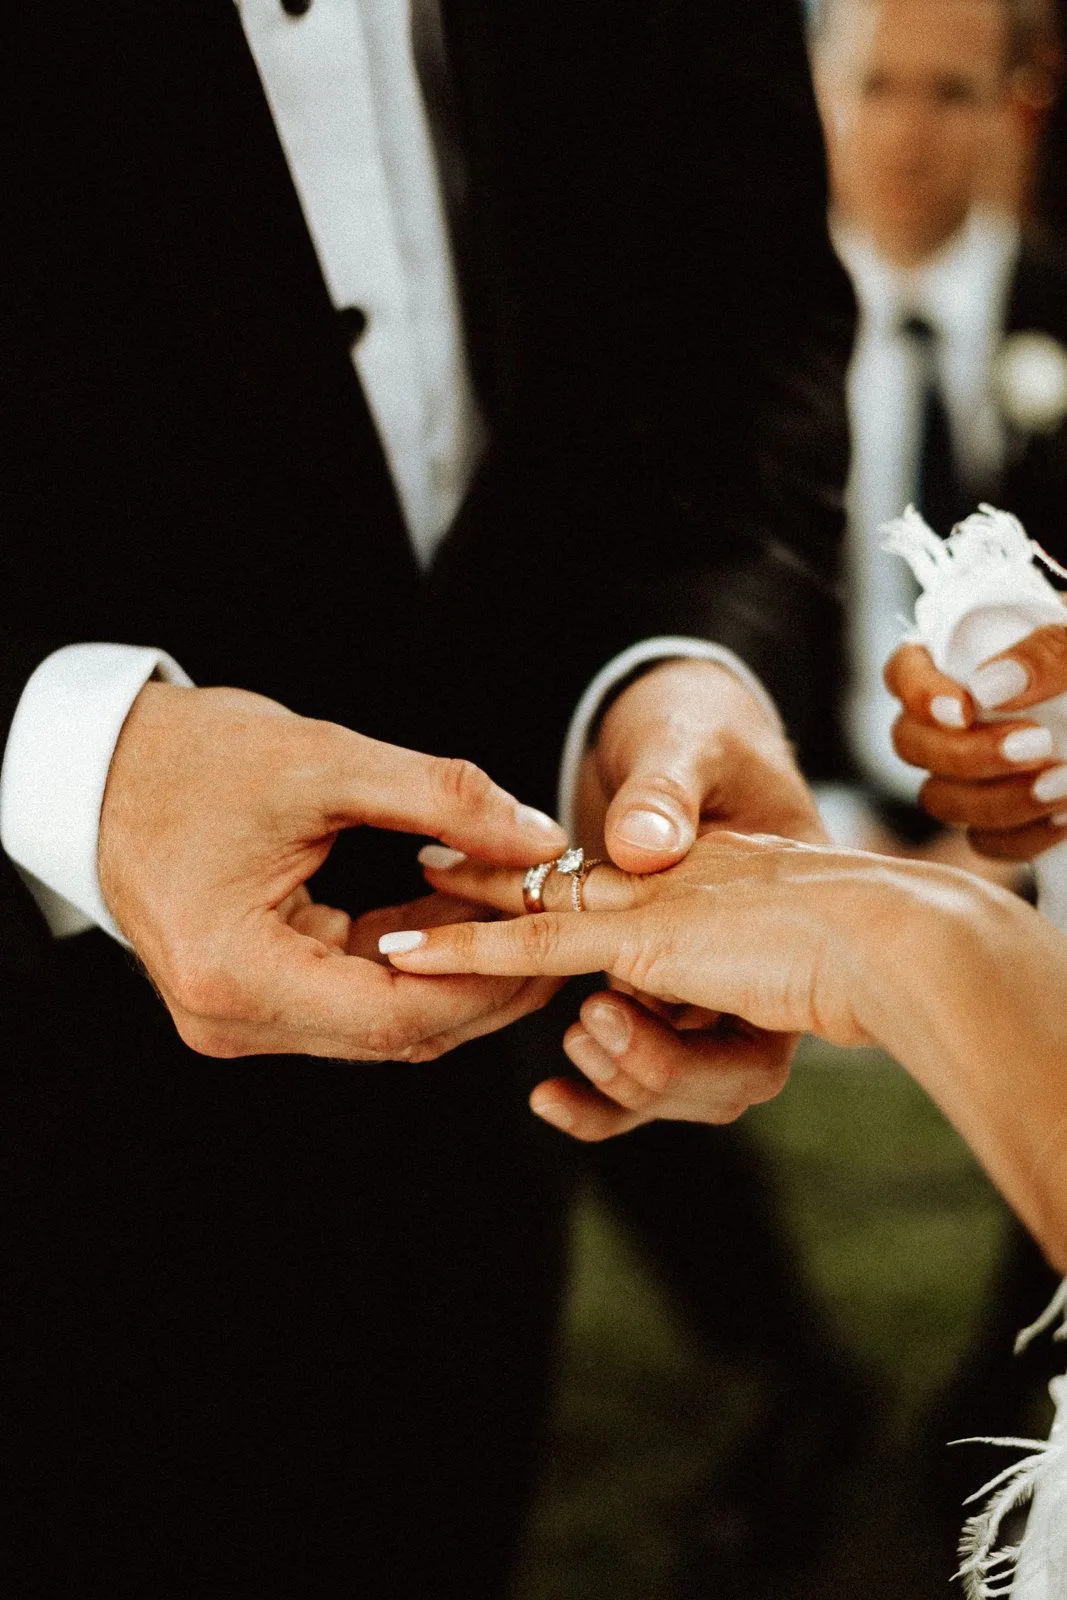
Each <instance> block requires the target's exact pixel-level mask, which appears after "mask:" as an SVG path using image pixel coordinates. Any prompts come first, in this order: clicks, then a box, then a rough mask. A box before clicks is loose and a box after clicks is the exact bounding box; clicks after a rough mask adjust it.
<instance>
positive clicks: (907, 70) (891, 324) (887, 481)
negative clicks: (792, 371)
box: [814, 0, 1067, 867]
mask: <svg viewBox="0 0 1067 1600" xmlns="http://www.w3.org/2000/svg"><path fill="white" fill-rule="evenodd" d="M1050 28H1051V17H1050V15H1049V13H1048V11H1047V8H1046V6H1045V5H1044V4H1043V0H1042V3H1038V4H1035V5H1031V4H1028V3H1027V0H824V4H823V6H822V8H821V10H820V11H819V12H818V13H817V15H816V20H815V27H814V64H815V75H816V82H817V88H818V93H819V99H820V105H821V109H822V114H823V122H824V127H825V130H826V138H827V146H828V152H829V158H830V169H831V182H832V195H833V220H834V237H835V242H836V244H837V247H838V251H839V254H840V255H841V258H842V260H843V261H844V263H845V265H846V267H847V268H848V270H849V272H850V274H851V277H852V280H853V285H854V287H855V289H856V293H857V298H858V300H859V303H860V317H861V320H860V328H859V334H858V339H857V345H856V350H855V354H854V359H853V363H852V367H851V372H850V378H849V406H850V417H851V423H852V433H853V459H852V471H851V479H850V486H849V497H848V498H849V533H848V544H847V560H846V571H847V583H848V594H849V624H848V626H849V647H850V651H849V653H850V670H851V682H850V687H849V692H848V699H847V704H846V705H845V707H844V720H845V724H846V737H847V743H848V747H849V756H850V758H851V761H852V762H853V763H854V764H855V767H856V768H857V770H858V774H859V776H860V780H861V784H862V787H863V789H864V790H865V791H866V800H867V805H866V808H865V809H864V810H863V811H857V809H856V808H855V807H853V808H852V810H851V813H850V815H849V817H848V818H847V819H844V818H842V817H841V816H840V814H839V813H838V812H835V813H834V815H835V818H836V820H837V825H838V827H839V829H840V828H844V827H846V826H847V827H848V828H849V829H850V830H851V837H852V838H853V839H854V840H855V842H857V843H862V844H866V845H869V846H872V847H876V848H883V849H884V848H896V847H899V846H900V845H904V846H905V847H919V846H925V845H927V842H928V841H929V840H931V838H932V834H933V831H934V830H933V828H932V827H931V826H930V825H929V824H928V823H927V822H926V819H924V817H923V816H922V814H921V813H919V812H917V811H916V810H915V809H914V807H913V805H912V802H913V801H914V798H915V795H916V792H917V788H918V784H919V781H920V780H919V778H918V776H917V775H916V773H915V772H914V771H913V769H911V768H908V767H906V766H905V765H904V763H903V762H901V761H900V760H899V758H898V757H897V756H896V754H895V753H894V751H893V749H892V745H891V741H890V736H889V730H890V728H891V726H892V722H893V720H894V716H895V703H894V702H893V701H892V700H891V698H890V697H889V695H888V693H887V691H886V690H885V688H884V686H883V684H882V666H883V663H884V662H885V660H886V658H887V656H888V654H889V653H890V652H891V651H892V649H893V648H894V647H895V645H896V644H897V643H898V642H899V637H900V620H899V619H900V617H901V616H902V615H903V614H905V613H907V611H908V610H909V607H910V604H911V601H912V600H913V598H914V591H913V587H912V580H911V577H910V575H909V573H908V572H907V570H906V568H905V567H904V566H903V564H902V563H901V562H899V561H898V560H897V559H896V558H895V557H891V556H888V555H886V554H884V553H883V552H882V551H881V550H880V548H879V545H880V537H879V532H878V530H879V527H880V526H881V524H882V523H883V522H885V521H886V520H887V519H888V518H890V517H893V516H896V515H898V514H899V512H900V511H901V510H902V509H903V507H904V505H905V504H906V503H907V502H908V501H909V500H911V501H914V502H915V503H916V504H918V505H919V507H920V509H921V510H922V511H923V513H924V515H925V516H926V517H927V519H928V521H930V522H931V523H932V524H933V526H934V527H936V528H937V529H938V531H939V532H942V533H946V532H947V531H948V530H949V528H950V527H951V525H952V524H953V523H954V522H955V521H957V520H958V519H960V518H961V517H963V516H965V515H966V514H967V513H968V512H969V511H971V510H973V509H974V508H975V506H976V505H977V503H978V501H979V500H982V499H993V500H996V501H998V502H999V503H1003V504H1006V505H1007V506H1009V507H1010V508H1011V509H1012V510H1014V511H1016V512H1017V514H1018V515H1020V516H1021V517H1022V518H1023V521H1024V522H1025V523H1026V524H1027V526H1028V528H1029V530H1030V532H1031V533H1032V534H1033V536H1034V537H1036V538H1037V539H1039V540H1041V541H1042V542H1043V543H1045V544H1046V545H1047V546H1048V548H1049V549H1050V550H1051V551H1052V552H1053V553H1056V551H1057V550H1061V549H1062V547H1063V543H1064V532H1063V523H1062V515H1063V514H1062V511H1061V510H1060V506H1061V504H1062V498H1063V496H1062V490H1063V488H1064V486H1065V485H1067V431H1065V430H1064V428H1063V423H1064V419H1065V418H1067V352H1065V351H1064V349H1063V344H1062V342H1063V340H1064V339H1065V338H1067V273H1065V271H1064V268H1063V265H1062V264H1061V263H1060V262H1059V261H1057V260H1056V259H1055V257H1054V255H1053V254H1052V252H1051V251H1050V250H1049V249H1047V248H1045V247H1043V246H1039V245H1038V243H1037V242H1036V239H1035V238H1031V237H1030V234H1029V232H1028V233H1027V234H1026V236H1025V237H1024V230H1023V226H1022V222H1021V219H1020V216H1019V214H1018V211H1017V209H1015V208H1016V207H1017V206H1019V205H1021V204H1022V203H1023V201H1024V196H1025V191H1026V185H1025V184H1024V183H1020V184H1016V183H1014V180H1010V175H1009V176H1006V168H1005V160H1004V159H1002V158H1003V157H1004V155H1005V152H1007V153H1008V155H1010V160H1009V161H1008V162H1007V166H1008V167H1010V168H1011V171H1012V172H1014V173H1016V175H1018V173H1020V172H1022V171H1023V170H1024V169H1028V168H1030V167H1032V165H1033V152H1030V153H1029V154H1028V155H1026V156H1025V157H1023V156H1017V149H1016V147H1017V145H1018V144H1019V142H1020V141H1021V140H1023V139H1024V137H1025V132H1024V130H1025V128H1027V127H1029V129H1030V132H1031V135H1032V134H1033V133H1034V131H1035V129H1036V124H1035V123H1034V121H1033V119H1032V118H1031V119H1030V120H1029V122H1027V121H1026V119H1025V118H1023V117H1022V115H1021V110H1022V109H1024V108H1021V105H1020V103H1017V102H1018V96H1017V94H1016V86H1017V85H1019V86H1021V87H1020V92H1022V93H1025V94H1031V95H1032V91H1033V87H1034V84H1035V82H1036V80H1037V77H1038V76H1040V75H1041V74H1044V77H1043V80H1042V81H1044V82H1045V83H1046V87H1047V82H1048V73H1049V71H1050V66H1049V62H1050V47H1049V39H1050ZM1024 335H1026V336H1027V337H1023V336H1024ZM932 848H934V849H935V850H938V851H939V852H941V853H944V852H945V851H946V850H948V849H951V850H952V852H953V854H954V858H955V856H956V855H957V854H958V852H959V851H961V850H962V849H963V848H964V847H963V846H962V843H960V842H959V841H953V842H952V844H951V845H949V844H948V843H947V842H946V841H940V842H938V843H937V844H934V845H932ZM963 864H966V865H970V866H972V867H973V866H975V865H976V864H977V863H976V862H975V860H974V859H973V858H971V859H970V860H968V861H966V862H964V863H963Z"/></svg>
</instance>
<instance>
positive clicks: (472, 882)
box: [419, 845, 634, 917]
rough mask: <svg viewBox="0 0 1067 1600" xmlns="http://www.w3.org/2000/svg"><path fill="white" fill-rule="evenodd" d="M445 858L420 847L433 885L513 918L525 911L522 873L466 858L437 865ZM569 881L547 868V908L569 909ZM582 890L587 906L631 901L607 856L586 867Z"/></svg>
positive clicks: (621, 906)
mask: <svg viewBox="0 0 1067 1600" xmlns="http://www.w3.org/2000/svg"><path fill="white" fill-rule="evenodd" d="M443 859H444V858H443V857H442V855H441V853H440V852H439V851H438V850H437V849H436V848H435V847H434V846H433V845H428V846H426V847H425V848H424V849H422V850H420V851H419V861H420V863H421V865H422V870H423V872H424V873H425V875H426V880H427V882H428V883H430V884H432V885H433V887H434V888H435V889H438V890H441V891H442V892H443V893H445V894H448V895H452V896H454V897H455V898H457V899H461V900H470V901H473V902H474V903H475V904H476V905H482V906H492V907H493V908H494V909H495V910H497V911H504V912H507V913H508V915H509V916H513V917H518V916H521V915H522V914H523V912H524V911H525V910H526V905H525V902H524V900H523V893H522V881H523V878H524V877H525V873H523V872H516V871H510V870H506V869H503V868H500V867H490V866H487V865H485V863H484V862H480V861H472V860H471V859H470V858H469V857H464V858H463V859H462V860H460V861H454V862H452V863H450V864H449V865H447V866H445V865H439V864H438V863H440V862H442V861H443ZM546 865H547V863H546ZM571 884H572V879H571V877H570V875H569V874H565V873H559V872H555V871H551V872H549V873H547V875H546V876H545V879H544V883H543V885H542V889H541V898H542V900H543V903H544V905H545V908H546V910H549V911H565V910H568V909H573V900H572V888H571ZM581 895H582V904H583V906H584V907H585V909H586V910H587V911H625V910H626V909H627V908H628V907H629V906H631V905H633V903H634V890H633V885H632V882H631V880H630V878H629V877H628V875H627V874H626V873H624V872H620V871H619V870H618V868H617V867H613V866H612V865H611V863H610V862H608V861H598V862H597V863H596V864H595V865H591V866H590V867H589V869H588V871H587V872H586V875H585V877H584V879H583V880H582V884H581Z"/></svg>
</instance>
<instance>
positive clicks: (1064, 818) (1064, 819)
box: [1049, 811, 1067, 828]
mask: <svg viewBox="0 0 1067 1600" xmlns="http://www.w3.org/2000/svg"><path fill="white" fill-rule="evenodd" d="M1049 821H1050V822H1051V823H1052V826H1053V827H1054V828H1067V811H1057V812H1056V813H1055V815H1054V816H1052V817H1050V818H1049Z"/></svg>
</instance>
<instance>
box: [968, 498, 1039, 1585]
mask: <svg viewBox="0 0 1067 1600" xmlns="http://www.w3.org/2000/svg"><path fill="white" fill-rule="evenodd" d="M1013 520H1014V519H1013ZM1057 1317H1059V1318H1060V1319H1061V1322H1060V1326H1059V1327H1058V1328H1057V1329H1056V1332H1055V1333H1054V1334H1053V1338H1056V1339H1067V1278H1065V1279H1064V1281H1063V1282H1062V1283H1061V1284H1060V1286H1059V1288H1058V1289H1057V1291H1056V1293H1055V1295H1054V1296H1053V1298H1052V1300H1051V1302H1050V1304H1049V1305H1048V1306H1047V1307H1046V1309H1045V1310H1044V1311H1043V1312H1042V1313H1041V1315H1040V1317H1038V1319H1037V1321H1036V1322H1033V1323H1031V1325H1030V1327H1028V1328H1024V1329H1023V1331H1022V1332H1021V1333H1020V1334H1019V1336H1018V1338H1017V1339H1016V1341H1015V1350H1016V1354H1018V1353H1019V1352H1020V1351H1022V1350H1025V1349H1026V1347H1027V1346H1028V1345H1029V1344H1030V1343H1031V1341H1032V1340H1033V1339H1035V1338H1036V1337H1037V1335H1038V1334H1040V1333H1044V1332H1045V1331H1046V1330H1047V1329H1048V1328H1050V1327H1051V1326H1052V1324H1053V1322H1055V1320H1056V1318H1057ZM1063 1381H1064V1380H1062V1379H1057V1380H1056V1382H1055V1383H1054V1384H1053V1391H1054V1392H1055V1391H1056V1390H1057V1388H1058V1386H1059V1385H1060V1384H1061V1383H1062V1382H1063ZM953 1442H954V1443H956V1444H993V1445H1003V1446H1005V1447H1008V1448H1013V1449H1019V1450H1027V1451H1029V1452H1030V1454H1028V1455H1027V1456H1024V1458H1023V1459H1022V1460H1021V1461H1016V1462H1014V1463H1013V1464H1012V1465H1011V1466H1009V1467H1005V1468H1004V1469H1003V1471H1001V1472H998V1473H997V1474H996V1476H995V1477H992V1478H990V1480H989V1482H988V1483H984V1484H983V1485H982V1487H981V1488H980V1489H978V1490H976V1491H975V1493H974V1494H972V1495H969V1496H968V1498H967V1499H966V1501H965V1502H964V1504H965V1505H971V1504H972V1503H973V1502H974V1501H975V1500H979V1499H981V1498H982V1497H983V1496H984V1495H990V1496H991V1499H990V1501H989V1503H988V1504H987V1505H986V1506H985V1507H984V1509H983V1510H981V1511H978V1512H976V1513H975V1514H974V1516H972V1517H968V1519H967V1521H966V1522H965V1523H964V1526H963V1532H962V1533H961V1535H960V1546H959V1557H960V1566H959V1569H958V1571H957V1572H956V1574H955V1576H956V1577H957V1578H961V1579H962V1580H963V1591H964V1594H965V1595H966V1600H1001V1597H1003V1596H1010V1595H1011V1592H1012V1587H1013V1585H1014V1582H1015V1572H1016V1566H1017V1563H1018V1560H1019V1553H1020V1550H1021V1548H1022V1547H1021V1546H1020V1545H1005V1546H1004V1547H1003V1548H1002V1549H1000V1550H998V1549H997V1548H996V1544H997V1540H998V1538H999V1536H1000V1529H1001V1524H1002V1523H1003V1521H1004V1519H1005V1517H1007V1516H1008V1515H1009V1514H1010V1513H1011V1512H1012V1511H1015V1510H1017V1509H1018V1508H1019V1507H1021V1506H1024V1505H1027V1504H1028V1503H1029V1502H1030V1501H1031V1500H1032V1499H1033V1498H1034V1494H1035V1492H1036V1491H1037V1489H1038V1488H1039V1487H1040V1485H1041V1484H1042V1483H1044V1482H1047V1481H1051V1480H1052V1479H1054V1478H1055V1477H1056V1476H1057V1475H1060V1474H1063V1475H1067V1432H1065V1431H1063V1430H1061V1429H1057V1430H1056V1432H1055V1433H1054V1435H1053V1437H1052V1438H1051V1439H1048V1440H1044V1439H996V1438H975V1439H957V1440H954V1441H953Z"/></svg>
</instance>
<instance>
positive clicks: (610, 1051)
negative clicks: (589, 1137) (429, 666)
mask: <svg viewBox="0 0 1067 1600" xmlns="http://www.w3.org/2000/svg"><path fill="white" fill-rule="evenodd" d="M577 811H578V830H577V831H578V834H579V837H580V838H581V840H582V842H583V843H584V844H586V846H587V849H588V851H589V852H590V853H592V854H596V855H605V856H607V857H609V858H610V859H611V860H612V861H613V862H614V863H615V865H616V866H618V867H621V868H622V869H623V870H624V871H626V872H636V873H646V872H660V871H662V870H663V869H664V868H666V867H670V866H673V865H674V864H675V863H676V862H678V861H680V860H681V859H682V858H683V856H685V855H686V853H687V852H688V850H689V849H690V847H691V845H692V844H693V841H694V840H695V839H696V838H697V837H698V835H699V834H701V833H705V832H707V831H709V830H710V829H712V828H716V827H718V828H728V829H731V830H732V831H734V832H738V833H769V834H778V835H781V836H783V837H785V838H790V839H798V840H802V841H805V842H808V843H818V842H820V841H823V840H824V839H825V833H824V831H823V827H822V824H821V822H820V820H819V816H818V812H817V811H816V808H815V803H814V800H813V799H812V796H811V793H810V791H809V789H808V787H807V785H806V784H805V782H804V780H803V778H802V777H801V775H800V772H799V770H798V768H797V765H796V762H795V759H794V757H793V752H792V750H791V748H790V746H789V744H788V741H787V740H786V738H785V736H784V734H783V733H782V731H781V728H780V727H779V726H778V724H777V723H776V721H775V720H774V719H773V718H772V717H771V716H770V715H769V713H768V711H767V710H766V708H765V707H764V706H763V705H762V704H761V702H760V701H759V700H758V699H757V698H756V696H755V695H753V694H752V693H751V692H750V691H749V690H748V689H747V688H746V687H745V685H744V684H743V683H742V682H741V680H740V679H739V678H737V677H736V676H735V675H734V674H733V673H732V672H730V671H729V670H728V669H727V668H726V667H722V666H719V665H718V664H717V663H715V662H709V661H697V660H684V661H683V660H672V661H667V662H663V663H661V664H660V665H658V666H656V667H653V668H652V669H651V670H650V671H648V672H646V673H645V674H643V676H642V677H640V678H638V679H637V681H636V682H635V683H632V684H631V685H630V686H629V687H628V688H627V689H626V690H624V692H623V693H622V694H621V695H619V697H618V699H617V700H615V701H614V703H613V704H612V705H611V707H610V708H609V710H608V712H607V714H606V716H605V717H604V719H603V722H602V723H601V726H600V729H599V732H598V735H597V739H596V743H595V745H594V746H593V748H592V749H591V750H590V751H589V752H588V754H587V756H586V759H585V763H584V767H583V771H582V775H581V780H580V783H579V790H578V800H577ZM613 987H614V988H616V989H621V990H623V991H624V992H629V993H631V994H634V991H632V990H628V989H627V986H626V985H623V984H615V985H613ZM635 998H636V999H637V1000H638V1001H640V1002H641V1006H642V1007H643V1008H644V1009H643V1010H639V1009H637V1008H635V1007H632V1006H629V1005H627V1004H626V1003H625V1002H623V1001H620V1000H619V999H617V998H615V997H613V996H612V995H610V994H600V995H597V996H595V997H593V999H592V1000H591V1001H589V1002H587V1003H586V1005H585V1006H583V1008H582V1021H581V1023H578V1024H575V1026H574V1027H573V1028H571V1029H570V1030H569V1032H568V1033H567V1035H566V1037H565V1039H564V1048H565V1050H566V1052H567V1054H568V1055H569V1056H570V1057H571V1059H572V1060H573V1061H574V1062H575V1063H576V1064H579V1065H581V1067H582V1068H583V1070H584V1069H585V1068H587V1066H588V1065H589V1063H590V1062H591V1061H592V1062H594V1065H595V1064H599V1066H600V1067H601V1069H602V1071H603V1072H604V1073H605V1074H607V1073H609V1072H611V1073H614V1072H616V1071H619V1072H627V1073H629V1074H631V1075H632V1076H633V1077H634V1078H635V1079H639V1080H640V1079H652V1078H655V1079H656V1080H657V1081H658V1080H660V1079H662V1080H663V1081H665V1082H666V1081H670V1079H671V1078H672V1077H673V1076H675V1075H677V1074H681V1073H685V1072H689V1071H692V1069H693V1064H694V1060H695V1059H697V1058H698V1057H700V1056H701V1055H702V1054H703V1056H704V1057H706V1064H707V1067H708V1069H709V1071H710V1070H711V1068H712V1066H715V1067H718V1068H720V1069H721V1064H722V1061H723V1054H724V1051H723V1027H724V1024H723V1023H722V1022H721V1020H720V1018H719V1017H717V1016H715V1015H713V1014H711V1013H707V1014H701V1013H699V1012H698V1011H696V1010H694V1008H692V1007H689V1008H685V1009H684V1010H683V1008H681V1007H670V1006H666V1005H664V1004H662V1003H661V1002H659V1001H656V1000H652V999H650V998H649V997H648V996H645V995H642V994H639V993H637V994H635ZM650 1013H654V1015H652V1014H650ZM730 1026H731V1025H730V1024H729V1023H726V1024H725V1027H726V1029H727V1033H729V1028H730ZM746 1048H748V1049H749V1050H751V1046H747V1047H746ZM760 1048H762V1049H764V1050H765V1051H766V1053H767V1065H768V1066H770V1065H773V1066H774V1068H775V1070H777V1071H780V1070H781V1063H782V1040H780V1039H777V1040H772V1039H771V1038H770V1036H767V1037H766V1039H765V1042H764V1044H763V1045H761V1047H760ZM791 1053H792V1051H791V1049H789V1050H788V1052H787V1054H791ZM772 1056H773V1058H774V1060H773V1063H772V1061H771V1057H772ZM555 1087H558V1086H555ZM566 1092H567V1093H568V1094H573V1095H574V1096H577V1097H578V1098H580V1099H583V1100H587V1101H592V1100H595V1099H598V1098H601V1099H602V1098H603V1097H597V1096H596V1093H595V1091H594V1090H593V1089H591V1088H589V1087H588V1086H586V1085H584V1084H583V1085H566ZM602 1109H603V1111H604V1118H603V1121H604V1128H605V1132H607V1131H612V1132H615V1131H618V1116H617V1108H616V1107H614V1106H609V1105H608V1104H607V1103H606V1102H605V1104H604V1106H603V1107H602Z"/></svg>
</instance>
